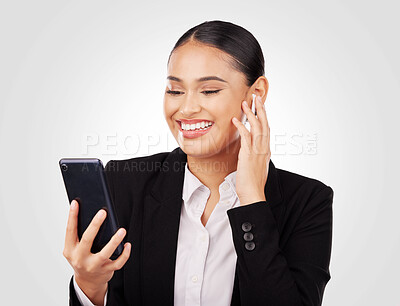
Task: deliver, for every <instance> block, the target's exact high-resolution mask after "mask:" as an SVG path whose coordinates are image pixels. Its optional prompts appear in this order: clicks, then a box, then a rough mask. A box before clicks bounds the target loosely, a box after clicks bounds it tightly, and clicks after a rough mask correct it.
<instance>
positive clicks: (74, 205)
mask: <svg viewBox="0 0 400 306" xmlns="http://www.w3.org/2000/svg"><path fill="white" fill-rule="evenodd" d="M75 208H76V201H75V200H72V203H71V209H75Z"/></svg>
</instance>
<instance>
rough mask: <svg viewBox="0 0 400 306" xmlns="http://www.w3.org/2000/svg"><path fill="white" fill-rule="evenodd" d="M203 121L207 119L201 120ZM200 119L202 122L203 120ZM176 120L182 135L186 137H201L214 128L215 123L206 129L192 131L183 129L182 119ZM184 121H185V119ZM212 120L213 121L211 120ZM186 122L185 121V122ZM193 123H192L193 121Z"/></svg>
mask: <svg viewBox="0 0 400 306" xmlns="http://www.w3.org/2000/svg"><path fill="white" fill-rule="evenodd" d="M201 121H207V120H201ZM201 121H200V122H201ZM176 122H177V124H178V127H179V131H180V132H181V133H182V135H183V137H185V138H197V137H200V136H202V135H204V134H207V133H208V132H209V131H210V130H211V129H212V128H213V126H214V124H213V125H211V126H209V127H208V128H206V129H205V130H193V131H192V130H190V131H185V130H182V126H181V123H180V121H179V120H176ZM183 122H184V121H183ZM211 122H212V121H211ZM184 123H185V122H184ZM193 123H195V122H193ZM191 124H192V123H191Z"/></svg>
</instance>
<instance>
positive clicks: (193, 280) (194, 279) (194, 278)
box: [192, 275, 198, 283]
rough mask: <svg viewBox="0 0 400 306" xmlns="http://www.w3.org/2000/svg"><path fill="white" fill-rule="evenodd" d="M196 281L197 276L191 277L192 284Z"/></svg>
mask: <svg viewBox="0 0 400 306" xmlns="http://www.w3.org/2000/svg"><path fill="white" fill-rule="evenodd" d="M197 279H198V278H197V276H196V275H195V276H193V277H192V282H193V283H195V282H197Z"/></svg>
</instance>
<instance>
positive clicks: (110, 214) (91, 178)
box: [59, 159, 131, 305]
mask: <svg viewBox="0 0 400 306" xmlns="http://www.w3.org/2000/svg"><path fill="white" fill-rule="evenodd" d="M59 164H60V169H61V171H62V174H63V179H64V184H65V187H66V190H67V194H68V198H69V199H70V204H71V205H70V210H69V216H68V223H67V229H66V235H65V245H64V251H63V255H64V257H65V258H66V259H67V260H68V262H69V263H70V265H71V266H72V268H73V269H74V272H75V273H74V277H75V280H76V282H77V284H78V286H79V287H80V288H81V289H82V291H83V292H84V293H85V294H86V296H87V297H88V298H89V299H90V300H91V301H92V302H93V303H94V304H96V305H97V304H99V303H100V304H101V303H103V300H104V296H105V293H106V291H107V288H108V281H109V280H110V279H111V278H112V276H113V274H114V271H115V270H119V269H121V268H122V267H123V266H124V265H125V263H126V261H127V260H128V259H129V256H130V250H131V244H130V243H125V245H124V246H122V241H123V238H124V237H125V235H126V230H125V229H123V228H120V229H119V230H118V231H117V229H118V220H117V219H116V214H115V212H114V208H113V205H112V202H111V198H110V194H109V191H108V185H107V182H106V179H105V175H104V168H103V165H102V163H101V161H100V160H97V159H61V160H60V162H59ZM105 220H106V221H105ZM104 221H105V222H104ZM118 256H119V257H118ZM116 257H118V258H116ZM113 258H116V260H112V259H113Z"/></svg>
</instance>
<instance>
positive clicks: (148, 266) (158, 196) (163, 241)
mask: <svg viewBox="0 0 400 306" xmlns="http://www.w3.org/2000/svg"><path fill="white" fill-rule="evenodd" d="M186 161H187V159H186V154H185V153H184V152H183V151H182V150H181V149H180V148H179V147H178V148H176V149H175V150H173V151H172V152H171V153H170V154H168V155H167V157H166V159H165V160H164V162H163V164H162V166H161V168H160V173H159V174H158V176H157V179H156V180H155V182H154V185H153V187H152V189H151V192H150V194H148V195H146V197H145V199H144V201H145V203H144V214H143V240H142V243H143V245H142V247H143V249H142V250H143V253H142V269H143V270H142V276H143V278H142V281H143V287H142V288H143V304H144V305H173V304H174V283H175V261H176V250H177V242H178V231H179V222H180V213H181V207H182V189H183V181H184V174H185V171H184V170H185V165H186Z"/></svg>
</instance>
